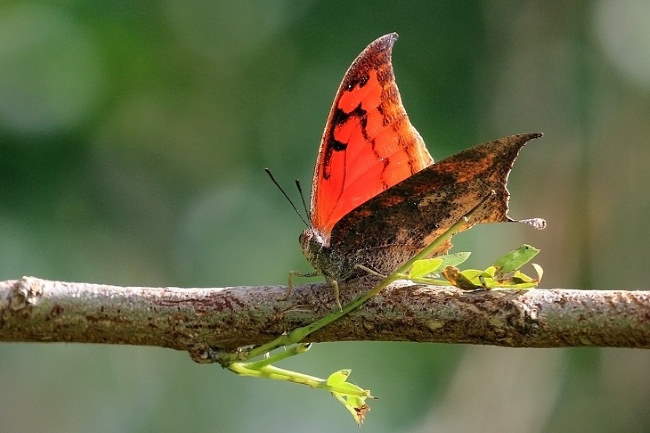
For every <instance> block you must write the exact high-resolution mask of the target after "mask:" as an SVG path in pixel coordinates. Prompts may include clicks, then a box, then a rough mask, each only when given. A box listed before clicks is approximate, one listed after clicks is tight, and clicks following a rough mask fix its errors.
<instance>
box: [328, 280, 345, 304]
mask: <svg viewBox="0 0 650 433" xmlns="http://www.w3.org/2000/svg"><path fill="white" fill-rule="evenodd" d="M330 284H332V289H333V290H334V299H335V300H336V305H337V306H338V307H339V311H343V306H342V305H341V291H340V290H339V282H338V281H336V280H331V281H330Z"/></svg>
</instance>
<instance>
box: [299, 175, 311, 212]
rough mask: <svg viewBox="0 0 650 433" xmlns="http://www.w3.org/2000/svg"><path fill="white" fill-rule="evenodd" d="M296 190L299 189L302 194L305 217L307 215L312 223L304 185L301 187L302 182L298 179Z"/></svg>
mask: <svg viewBox="0 0 650 433" xmlns="http://www.w3.org/2000/svg"><path fill="white" fill-rule="evenodd" d="M296 188H298V193H299V194H300V200H302V208H303V209H304V210H305V215H307V218H308V219H309V220H310V221H311V213H310V212H309V209H307V203H306V202H305V194H304V193H303V192H302V185H300V181H299V180H298V179H296Z"/></svg>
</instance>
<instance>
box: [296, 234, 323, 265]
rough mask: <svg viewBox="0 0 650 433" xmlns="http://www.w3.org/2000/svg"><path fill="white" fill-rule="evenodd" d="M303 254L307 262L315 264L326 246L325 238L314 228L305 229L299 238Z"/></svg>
mask: <svg viewBox="0 0 650 433" xmlns="http://www.w3.org/2000/svg"><path fill="white" fill-rule="evenodd" d="M298 241H299V242H300V247H301V248H302V252H303V254H304V255H305V257H306V258H307V260H308V261H309V262H310V263H312V264H314V263H316V262H317V259H318V253H319V251H320V250H322V249H323V247H325V246H326V241H325V238H324V237H323V235H322V234H320V233H319V232H318V230H316V229H315V228H313V227H310V228H308V229H305V230H304V231H303V232H302V233H300V236H299V237H298Z"/></svg>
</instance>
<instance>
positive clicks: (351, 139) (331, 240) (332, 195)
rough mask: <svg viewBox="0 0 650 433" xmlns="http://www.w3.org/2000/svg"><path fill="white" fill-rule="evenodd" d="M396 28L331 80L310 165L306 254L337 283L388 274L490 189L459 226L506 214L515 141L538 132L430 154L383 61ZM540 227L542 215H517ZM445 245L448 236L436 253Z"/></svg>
mask: <svg viewBox="0 0 650 433" xmlns="http://www.w3.org/2000/svg"><path fill="white" fill-rule="evenodd" d="M396 40H397V34H396V33H391V34H388V35H385V36H382V37H380V38H379V39H377V40H375V41H374V42H372V43H371V44H370V45H368V47H367V48H366V49H365V50H363V52H362V53H361V54H360V55H359V56H358V57H357V59H356V60H355V61H354V62H353V63H352V65H351V66H350V68H349V69H348V71H347V72H346V74H345V76H344V77H343V81H342V82H341V85H340V86H339V89H338V92H337V94H336V97H335V98H334V104H333V105H332V108H331V110H330V113H329V116H328V119H327V124H326V126H325V132H324V133H323V137H322V141H321V144H320V149H319V152H318V159H317V161H316V168H315V172H314V178H313V185H312V196H311V211H310V226H311V227H309V228H308V229H307V230H305V231H304V232H303V233H302V234H301V235H300V244H301V246H302V249H303V252H304V254H305V256H306V257H307V259H308V260H309V261H310V262H311V264H312V265H313V266H314V268H315V269H317V270H318V271H319V272H320V273H322V274H323V275H324V276H325V277H326V278H327V280H328V281H330V282H332V283H334V284H335V287H337V286H336V284H337V282H346V281H349V280H352V279H354V278H357V277H360V276H363V275H365V274H364V273H363V272H362V271H360V270H359V269H358V268H357V267H356V265H363V266H365V267H367V268H371V269H373V270H375V271H377V272H379V273H383V274H388V273H390V272H391V271H393V270H394V269H396V268H397V267H398V266H399V265H400V264H402V263H404V262H405V261H407V260H408V259H409V258H411V257H412V256H414V255H415V254H416V253H417V252H418V251H420V250H421V249H422V248H424V247H425V246H426V245H427V244H428V243H430V242H431V241H432V240H433V239H434V238H436V237H437V236H438V235H440V234H441V233H443V232H444V231H445V230H446V229H447V228H449V227H450V226H451V225H452V224H454V223H455V222H457V221H458V220H459V219H460V218H462V216H463V215H464V214H465V213H467V211H469V210H470V209H471V208H472V207H474V206H475V205H476V204H477V203H478V202H479V201H480V200H481V199H482V198H483V197H485V196H486V195H488V194H490V192H491V191H494V192H495V193H496V194H495V196H494V199H493V200H492V201H491V202H490V203H488V204H487V205H486V206H482V207H481V209H480V210H479V211H477V212H476V213H475V214H474V215H473V218H472V219H471V220H470V221H467V223H466V225H465V226H464V228H463V229H467V228H470V227H471V226H473V225H474V224H477V223H490V222H506V221H513V220H512V219H510V218H509V217H508V215H507V211H508V197H509V194H508V191H507V189H506V180H507V177H508V173H509V172H510V169H511V167H512V164H513V163H514V160H515V158H516V157H517V154H518V152H519V150H520V149H521V147H522V146H523V145H524V144H526V142H527V141H528V140H531V139H533V138H537V137H540V136H541V134H518V135H513V136H510V137H505V138H502V139H499V140H495V141H491V142H488V143H485V144H481V145H478V146H475V147H473V148H471V149H468V150H465V151H463V152H460V153H458V154H456V155H454V156H451V157H449V158H447V159H444V160H442V161H440V162H437V163H435V164H434V163H433V159H432V158H431V155H429V152H428V151H427V149H426V147H425V145H424V141H423V140H422V137H420V135H419V134H418V132H417V131H416V130H415V128H414V127H413V125H411V123H410V122H409V119H408V116H407V115H406V111H405V110H404V107H403V105H402V101H401V98H400V94H399V91H398V89H397V85H396V84H395V76H394V74H393V67H392V64H391V51H392V48H393V44H394V43H395V41H396ZM522 222H527V223H529V224H532V225H534V226H536V227H538V228H540V227H541V226H543V220H539V219H533V220H524V221H522ZM450 247H451V243H450V242H447V243H446V244H445V245H443V246H442V247H441V248H440V249H439V250H438V251H435V252H434V254H440V253H443V252H445V251H446V250H448V249H449V248H450Z"/></svg>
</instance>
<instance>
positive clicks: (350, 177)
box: [311, 33, 433, 238]
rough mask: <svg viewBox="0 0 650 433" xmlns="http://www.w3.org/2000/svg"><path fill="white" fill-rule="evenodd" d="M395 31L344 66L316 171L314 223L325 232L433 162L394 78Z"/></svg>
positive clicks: (313, 200)
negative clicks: (370, 200)
mask: <svg viewBox="0 0 650 433" xmlns="http://www.w3.org/2000/svg"><path fill="white" fill-rule="evenodd" d="M396 40H397V34H395V33H392V34H389V35H385V36H382V37H381V38H379V39H377V40H375V41H374V42H372V43H371V44H370V45H369V46H368V47H367V48H366V49H365V50H364V51H363V52H362V53H361V54H360V55H359V57H357V59H356V60H355V61H354V62H353V63H352V65H351V66H350V69H348V71H347V72H346V74H345V76H344V78H343V81H342V82H341V85H340V87H339V90H338V92H337V94H336V98H335V99H334V104H333V105H332V108H331V110H330V114H329V117H328V119H327V124H326V126H325V131H324V133H323V138H322V141H321V145H320V150H319V153H318V160H317V162H316V169H315V172H314V180H313V190H312V202H311V223H312V227H313V228H315V229H316V230H318V231H319V232H320V233H321V234H322V235H323V236H324V237H326V238H327V237H328V236H329V234H330V233H331V231H332V228H333V227H334V224H336V222H337V221H339V220H340V219H341V218H342V217H343V216H344V215H346V214H347V213H348V212H350V211H351V210H353V209H354V208H356V207H357V206H359V205H361V204H362V203H364V202H366V201H367V200H369V199H371V198H372V197H374V196H376V195H377V194H379V193H381V192H383V191H385V190H386V189H388V188H390V187H391V186H393V185H395V184H397V183H399V182H400V181H402V180H404V179H406V178H408V177H410V176H411V175H413V174H414V173H417V172H418V171H420V170H422V169H423V168H425V167H427V166H429V165H430V164H432V163H433V159H432V158H431V156H430V155H429V152H428V151H427V149H426V147H425V145H424V142H423V141H422V138H421V137H420V135H419V134H418V132H417V131H416V130H415V128H414V127H413V126H412V125H411V123H410V122H409V119H408V117H407V115H406V111H405V110H404V107H403V106H402V101H401V98H400V95H399V90H398V89H397V85H396V84H395V76H394V74H393V66H392V64H391V52H392V48H393V44H394V43H395V41H396Z"/></svg>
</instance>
